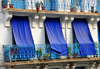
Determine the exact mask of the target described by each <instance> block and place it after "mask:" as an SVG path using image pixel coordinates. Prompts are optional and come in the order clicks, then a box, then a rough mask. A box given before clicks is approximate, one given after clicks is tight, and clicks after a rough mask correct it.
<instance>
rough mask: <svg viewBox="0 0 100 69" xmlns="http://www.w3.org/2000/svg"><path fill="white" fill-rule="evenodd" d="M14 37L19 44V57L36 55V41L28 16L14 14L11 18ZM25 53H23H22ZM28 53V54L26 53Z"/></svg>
mask: <svg viewBox="0 0 100 69" xmlns="http://www.w3.org/2000/svg"><path fill="white" fill-rule="evenodd" d="M11 25H12V29H13V34H14V39H15V42H16V45H17V46H18V52H17V54H19V55H17V58H31V57H33V56H34V41H33V38H32V34H31V29H30V25H29V20H28V17H18V16H13V18H12V19H11ZM21 54H23V55H21ZM24 54H26V55H24Z"/></svg>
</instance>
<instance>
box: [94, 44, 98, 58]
mask: <svg viewBox="0 0 100 69" xmlns="http://www.w3.org/2000/svg"><path fill="white" fill-rule="evenodd" d="M95 57H99V48H98V42H95Z"/></svg>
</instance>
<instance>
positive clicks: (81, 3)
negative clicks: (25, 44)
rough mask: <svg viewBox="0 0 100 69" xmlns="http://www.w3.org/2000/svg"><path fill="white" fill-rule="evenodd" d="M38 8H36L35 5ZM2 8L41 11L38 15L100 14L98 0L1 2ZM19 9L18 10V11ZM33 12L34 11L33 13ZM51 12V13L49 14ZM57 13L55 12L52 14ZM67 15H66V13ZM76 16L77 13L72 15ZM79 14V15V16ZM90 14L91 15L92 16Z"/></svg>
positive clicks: (8, 0) (4, 0) (99, 0)
mask: <svg viewBox="0 0 100 69" xmlns="http://www.w3.org/2000/svg"><path fill="white" fill-rule="evenodd" d="M37 2H39V3H38V4H37V6H38V5H39V7H37V8H36V3H37ZM2 8H3V9H5V8H9V10H10V11H11V10H13V11H14V10H15V11H19V12H21V11H23V10H24V11H25V12H27V11H29V12H35V13H36V11H35V10H42V11H40V13H41V12H42V13H44V11H45V13H57V12H59V13H58V14H62V13H66V12H72V13H71V14H73V12H81V14H83V13H84V12H88V13H87V14H89V13H92V14H94V12H95V13H100V0H92V1H91V0H32V1H31V0H3V1H2ZM18 9H20V10H18ZM25 9H27V10H25ZM33 10H34V11H33ZM49 11H52V12H49ZM53 11H57V12H53ZM67 14H68V13H67ZM74 14H77V13H74ZM81 14H80V15H81ZM92 14H91V15H92Z"/></svg>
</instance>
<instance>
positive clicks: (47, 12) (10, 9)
mask: <svg viewBox="0 0 100 69" xmlns="http://www.w3.org/2000/svg"><path fill="white" fill-rule="evenodd" d="M2 11H8V12H25V13H37V10H33V9H15V8H4V9H2ZM38 13H42V14H62V15H87V16H100V13H91V12H66V11H46V10H39V11H38Z"/></svg>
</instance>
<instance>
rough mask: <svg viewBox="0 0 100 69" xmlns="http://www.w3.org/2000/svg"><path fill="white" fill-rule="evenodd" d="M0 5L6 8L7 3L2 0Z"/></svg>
mask: <svg viewBox="0 0 100 69" xmlns="http://www.w3.org/2000/svg"><path fill="white" fill-rule="evenodd" d="M2 7H3V8H7V3H6V2H5V1H4V0H2Z"/></svg>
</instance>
